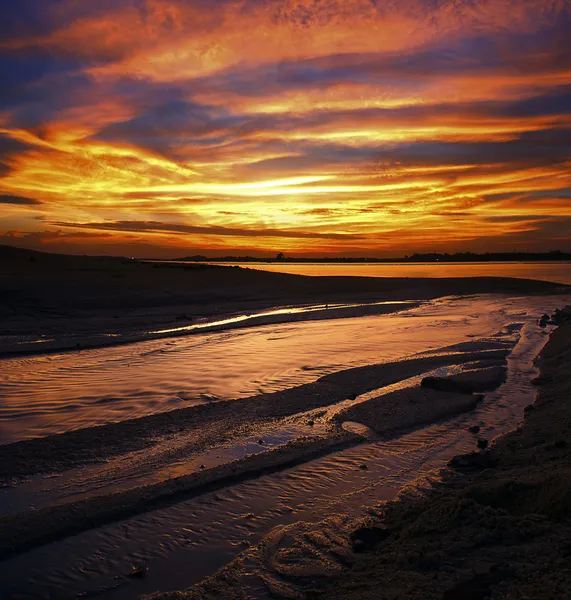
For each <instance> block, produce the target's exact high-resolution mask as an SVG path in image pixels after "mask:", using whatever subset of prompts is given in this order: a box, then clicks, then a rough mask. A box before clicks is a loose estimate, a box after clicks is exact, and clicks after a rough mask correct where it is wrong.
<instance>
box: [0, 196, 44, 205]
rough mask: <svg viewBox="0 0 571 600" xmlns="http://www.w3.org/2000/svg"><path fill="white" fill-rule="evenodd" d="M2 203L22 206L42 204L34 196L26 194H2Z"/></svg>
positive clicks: (0, 198)
mask: <svg viewBox="0 0 571 600" xmlns="http://www.w3.org/2000/svg"><path fill="white" fill-rule="evenodd" d="M0 204H17V205H20V206H38V205H40V204H42V203H41V202H40V201H39V200H35V199H34V198H26V197H25V196H14V195H12V194H0Z"/></svg>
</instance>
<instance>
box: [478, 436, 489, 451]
mask: <svg viewBox="0 0 571 600" xmlns="http://www.w3.org/2000/svg"><path fill="white" fill-rule="evenodd" d="M477 446H478V448H480V450H484V449H485V448H487V447H488V440H485V439H484V438H480V439H479V440H478V442H477Z"/></svg>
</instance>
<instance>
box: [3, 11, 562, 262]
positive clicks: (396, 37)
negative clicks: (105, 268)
mask: <svg viewBox="0 0 571 600" xmlns="http://www.w3.org/2000/svg"><path fill="white" fill-rule="evenodd" d="M4 12H5V13H6V12H7V13H8V14H7V15H3V19H2V21H1V22H0V86H1V89H2V94H0V222H2V221H4V223H6V225H4V227H5V228H4V235H3V237H2V240H3V241H6V243H13V244H16V245H25V244H28V245H29V246H30V247H32V246H34V247H50V248H56V247H57V248H64V249H66V250H67V251H70V250H73V249H76V250H77V251H79V250H80V249H81V250H82V251H85V250H87V251H90V249H91V250H92V251H96V252H100V251H102V249H108V250H109V251H111V249H115V250H117V249H122V251H125V252H127V251H130V249H131V248H132V247H133V246H137V247H139V248H140V249H141V252H143V251H144V253H145V255H150V254H153V251H152V249H153V248H156V251H157V254H160V255H161V256H166V255H172V256H176V255H180V254H181V252H183V251H184V252H186V250H187V249H189V248H200V249H201V250H202V251H206V252H208V251H210V252H212V253H228V252H230V251H232V252H233V251H235V250H238V249H240V251H241V252H242V251H243V252H245V253H247V252H252V253H258V254H259V253H270V252H274V250H275V243H276V242H279V244H280V250H282V251H286V252H288V253H290V254H296V253H297V254H348V255H356V256H361V255H367V254H369V255H391V254H392V255H395V254H403V253H411V252H414V251H424V250H432V249H435V248H438V249H440V250H449V251H457V250H478V249H480V250H481V249H486V250H493V249H498V250H505V249H506V248H512V249H513V248H514V247H516V248H522V247H523V248H529V249H537V250H550V249H554V248H560V249H562V250H570V251H571V239H570V235H569V225H570V219H571V46H570V45H569V35H570V32H571V0H442V1H439V2H434V1H432V0H403V1H402V2H393V1H387V2H371V1H370V0H343V1H340V0H324V1H322V2H314V0H285V1H284V0H279V1H277V0H275V1H274V0H208V1H206V0H99V1H98V2H96V3H95V2H88V1H87V0H75V1H74V2H67V1H64V0H20V1H19V2H18V3H13V6H11V7H10V9H9V10H7V11H4ZM35 198H41V203H40V202H39V201H38V200H35ZM33 208H35V212H40V211H41V215H42V217H43V219H44V223H47V224H48V225H49V226H50V227H55V228H57V229H56V230H54V231H52V230H48V231H31V228H32V226H31V221H30V219H31V217H30V213H31V212H32V209H33ZM8 228H9V229H10V231H9V232H8ZM16 232H20V233H16ZM80 234H84V235H83V236H82V235H80ZM0 235H1V230H0ZM143 249H144V250H143Z"/></svg>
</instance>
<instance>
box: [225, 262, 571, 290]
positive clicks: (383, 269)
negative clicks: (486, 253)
mask: <svg viewBox="0 0 571 600" xmlns="http://www.w3.org/2000/svg"><path fill="white" fill-rule="evenodd" d="M224 264H229V263H224ZM231 264H238V265H240V266H243V267H249V268H252V269H261V270H263V271H275V272H278V273H290V274H292V275H311V276H313V277H320V276H325V275H337V276H351V275H353V276H358V277H519V278H523V279H536V280H544V281H555V282H557V283H567V284H570V285H571V263H569V262H556V263H519V262H515V263H511V262H510V263H506V262H496V263H494V262H482V263H477V262H476V263H350V264H324V263H300V264H295V263H263V262H261V263H231Z"/></svg>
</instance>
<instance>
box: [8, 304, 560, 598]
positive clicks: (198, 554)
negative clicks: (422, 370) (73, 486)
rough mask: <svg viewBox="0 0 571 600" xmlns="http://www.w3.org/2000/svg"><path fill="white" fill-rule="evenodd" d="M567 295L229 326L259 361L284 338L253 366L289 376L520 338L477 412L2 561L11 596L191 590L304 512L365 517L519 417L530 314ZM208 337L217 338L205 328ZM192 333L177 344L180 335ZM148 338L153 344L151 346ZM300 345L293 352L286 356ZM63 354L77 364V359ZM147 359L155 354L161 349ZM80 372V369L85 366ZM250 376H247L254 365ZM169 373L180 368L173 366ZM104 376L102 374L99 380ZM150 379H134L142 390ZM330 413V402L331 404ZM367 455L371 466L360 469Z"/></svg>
mask: <svg viewBox="0 0 571 600" xmlns="http://www.w3.org/2000/svg"><path fill="white" fill-rule="evenodd" d="M564 300H565V299H564V298H549V297H544V298H508V297H503V298H498V297H478V298H471V299H466V298H454V299H443V300H439V301H436V302H432V303H429V304H427V305H425V306H423V307H419V308H416V309H411V310H409V311H406V312H404V313H401V314H399V315H398V316H394V315H393V316H391V315H386V316H379V317H367V318H364V319H351V320H348V321H349V322H346V323H345V322H342V321H331V322H326V321H321V322H317V323H296V324H293V325H292V327H293V331H290V328H289V326H287V327H284V326H283V325H282V326H280V327H279V328H277V329H278V330H279V331H280V332H281V333H279V334H278V333H276V328H274V327H271V326H270V327H268V328H255V329H252V330H248V331H241V332H240V337H238V338H234V337H233V335H232V334H231V333H228V332H226V333H225V334H224V335H223V336H222V337H223V340H224V341H221V343H222V344H229V345H230V347H231V345H232V344H238V343H239V340H241V341H245V340H249V343H250V344H251V345H246V346H243V347H242V351H243V352H246V351H247V350H248V349H249V350H250V351H252V352H254V351H255V349H256V348H258V346H257V345H256V340H259V343H260V344H262V348H263V351H262V352H260V354H259V356H260V358H263V357H265V354H266V351H267V352H269V353H270V354H271V352H270V349H271V348H272V343H271V342H277V341H282V342H283V343H284V344H286V348H288V349H289V353H285V354H284V352H283V349H282V353H281V354H280V353H279V352H276V353H275V355H274V357H273V358H272V359H271V360H270V359H268V360H265V359H264V360H262V361H261V365H262V366H257V367H256V369H255V370H254V372H256V373H261V372H266V370H267V372H271V373H275V372H279V373H282V369H280V367H279V365H280V364H281V363H282V362H283V361H285V363H286V364H287V365H288V368H287V369H286V370H285V371H287V372H288V373H290V375H289V376H290V377H291V378H292V380H293V381H298V380H299V378H301V379H303V378H305V377H307V376H308V374H309V377H311V378H314V377H315V371H311V370H307V367H311V365H314V366H315V367H317V372H321V371H320V369H325V370H330V369H333V370H338V369H339V368H340V367H345V366H347V365H348V364H360V363H363V362H367V361H368V362H371V361H375V362H376V361H378V360H379V359H383V358H386V357H390V358H393V359H394V358H398V357H402V356H404V355H408V354H409V353H410V352H418V351H423V350H431V349H435V348H440V347H441V346H443V345H447V344H450V343H462V342H466V341H470V340H474V339H479V338H481V337H487V336H494V337H495V339H498V340H504V341H506V342H508V341H510V340H511V341H512V342H516V341H517V344H516V346H515V348H514V350H513V352H512V353H511V355H510V358H509V361H508V362H509V376H508V379H507V381H506V383H505V384H504V385H503V386H502V387H501V388H499V389H498V390H497V391H496V392H492V393H489V394H488V395H487V397H486V400H485V401H484V403H482V404H481V405H479V406H478V407H477V408H476V409H475V410H474V411H470V412H469V413H467V414H464V415H461V416H459V417H456V418H454V419H450V420H448V421H446V422H444V423H435V424H432V425H429V426H427V427H423V428H420V429H418V430H416V431H413V432H410V433H406V434H404V435H401V436H399V437H397V438H395V439H391V440H371V441H366V440H364V442H363V443H362V444H361V445H359V446H357V447H355V448H351V449H348V450H343V451H340V452H336V453H333V454H331V455H328V456H325V457H322V458H318V459H315V460H311V461H308V462H306V463H304V464H301V465H299V466H297V467H293V468H288V469H285V470H283V471H281V472H278V473H274V474H271V475H264V476H262V477H258V478H256V479H254V480H250V481H245V482H243V483H240V484H237V485H233V486H231V487H227V488H224V489H222V490H219V491H217V492H209V493H205V494H203V495H201V496H200V497H198V498H193V499H190V500H184V501H182V502H179V503H177V504H175V505H173V506H170V507H168V508H162V509H159V510H154V511H150V512H148V513H145V514H142V515H139V516H137V517H133V518H131V519H127V520H123V521H120V522H117V523H111V524H109V525H106V526H104V527H100V528H97V529H94V530H91V531H87V532H84V533H81V534H79V535H75V536H72V537H69V538H67V539H65V540H62V541H58V542H54V543H51V544H49V545H46V546H43V547H40V548H36V549H34V550H32V551H30V552H28V553H26V554H23V555H21V556H18V557H15V558H13V559H10V560H7V561H4V563H2V564H1V565H0V578H1V579H2V581H3V582H4V588H5V592H6V594H7V597H14V598H15V597H18V598H46V599H47V598H53V599H56V598H57V599H66V598H76V597H78V596H79V595H81V596H82V597H93V598H106V599H109V600H114V599H116V600H130V599H133V600H134V599H135V598H137V597H139V596H140V595H141V594H143V593H150V592H152V591H158V590H160V591H166V590H173V589H181V588H185V587H188V586H189V585H191V584H193V583H195V582H198V581H200V580H201V579H202V578H204V577H205V576H207V575H210V574H211V573H212V572H213V571H214V570H215V569H217V568H219V567H221V566H222V565H224V564H226V563H227V562H228V561H230V560H232V558H234V557H235V556H236V555H237V554H238V553H240V552H242V551H245V552H246V553H250V554H251V555H252V556H256V555H257V554H259V553H258V552H257V550H256V549H255V548H253V549H252V550H249V547H250V546H252V545H254V546H255V544H257V543H258V542H259V541H260V540H261V539H262V538H263V537H264V536H265V535H267V534H268V532H269V531H271V530H272V528H273V527H275V526H276V525H288V524H292V523H295V522H296V521H299V520H300V519H302V520H306V521H309V522H311V523H318V522H319V521H320V520H321V519H323V518H325V517H327V516H329V515H331V514H334V513H336V512H341V513H344V514H350V515H358V514H359V513H360V512H361V511H362V510H363V507H364V506H367V505H369V504H371V503H375V502H378V501H380V500H387V499H391V498H393V497H394V496H395V495H396V494H397V492H398V491H399V490H400V489H402V487H403V486H404V485H406V484H408V483H410V482H412V481H414V480H415V479H417V478H418V477H419V476H422V475H424V474H426V473H428V472H429V471H430V470H431V469H434V468H437V467H439V466H441V465H442V464H444V461H446V460H447V459H449V458H450V457H451V456H453V455H454V454H457V453H458V452H465V451H468V450H471V449H473V448H474V444H475V439H474V437H473V436H472V435H471V434H469V433H468V432H467V428H468V427H469V426H470V425H473V424H478V425H480V426H481V427H482V435H483V436H485V437H487V438H492V437H493V436H494V435H496V434H498V433H501V432H503V431H506V430H508V429H510V428H512V427H514V426H515V425H516V424H517V422H518V421H519V419H521V416H522V413H523V408H524V406H526V405H527V404H529V403H530V402H532V401H533V397H534V393H535V390H534V388H533V386H531V385H530V380H531V378H532V377H533V376H535V374H536V370H535V368H534V365H533V359H534V357H535V356H536V354H537V352H538V351H539V350H540V348H541V347H542V345H543V343H544V342H545V340H546V339H547V338H546V335H545V333H544V331H543V330H541V329H540V328H539V327H538V326H537V324H536V322H535V319H536V315H537V314H541V312H543V310H544V309H545V308H555V307H557V306H560V305H561V303H562V301H564ZM567 301H568V299H567ZM308 327H309V329H308ZM270 332H272V333H271V334H270ZM301 332H303V333H304V334H305V335H311V338H310V341H311V343H307V339H305V344H304V345H303V346H301V345H297V346H291V344H294V343H295V342H294V339H295V337H296V335H295V333H297V334H299V333H301ZM341 332H345V335H342V334H341ZM496 334H497V335H496ZM244 336H245V337H244ZM269 337H271V338H272V339H271V340H269ZM207 339H209V340H210V342H212V340H211V339H210V336H208V338H207ZM195 340H196V338H193V340H192V342H193V343H194V341H195ZM340 340H341V341H340ZM189 341H190V340H177V341H176V343H179V342H181V343H183V342H189ZM205 343H206V342H205ZM264 344H268V346H265V345H264ZM210 345H214V346H215V345H216V344H210ZM141 346H142V347H143V348H145V352H146V348H147V344H142V345H141ZM193 347H194V346H192V345H191V346H186V345H183V346H181V347H180V348H178V350H177V351H176V352H175V353H174V355H175V356H176V355H177V354H178V353H179V352H180V353H181V356H184V357H185V358H184V360H190V357H192V352H193V350H192V348H193ZM133 348H134V347H129V348H121V349H115V350H117V351H120V352H125V350H129V351H132V352H134V355H136V356H139V357H141V360H143V358H142V355H143V352H141V349H139V351H138V352H135V351H134V350H133ZM294 349H296V350H297V352H298V353H297V355H295V356H291V355H290V353H293V351H294ZM109 351H110V349H107V350H106V351H105V352H103V354H105V353H107V352H109ZM332 352H333V353H335V356H336V360H337V361H338V362H337V365H335V364H333V361H329V362H327V363H325V364H324V363H323V362H322V361H323V359H324V357H327V356H329V355H330V353H332ZM100 353H101V351H93V352H88V353H81V354H83V355H84V358H83V364H84V366H85V367H88V366H89V361H88V360H86V359H85V355H86V354H87V355H88V356H94V357H100V356H101V354H100ZM236 355H237V354H236V353H235V355H234V358H233V359H232V358H229V359H228V362H229V364H228V365H227V366H226V367H224V368H225V369H227V370H228V372H230V371H232V370H233V369H234V368H233V367H232V366H231V363H232V360H235V357H236ZM63 356H66V357H68V358H67V359H66V360H72V359H73V358H74V357H75V358H77V356H79V355H62V357H63ZM145 356H146V357H147V358H148V357H153V360H154V358H155V357H156V356H157V355H156V354H155V353H151V354H146V355H145ZM159 356H160V353H159ZM223 356H226V354H225V353H224V352H222V353H221V354H219V358H222V357H223ZM280 356H281V360H280V359H279V357H280ZM28 360H29V361H31V362H29V363H26V364H33V363H34V362H35V361H41V360H42V358H34V359H28ZM145 360H146V359H145ZM181 360H183V359H182V358H181ZM184 360H183V362H184ZM352 361H353V362H352ZM222 362H223V363H224V361H222ZM253 362H255V361H244V362H243V363H242V364H243V365H244V364H245V365H247V364H251V363H253ZM180 364H182V363H180ZM180 364H179V366H178V371H179V372H178V375H179V376H180V374H181V369H180ZM295 365H297V366H295ZM300 365H301V366H300ZM302 367H306V368H305V369H304V368H302ZM76 368H77V369H78V370H79V371H81V369H80V365H79V363H77V364H76ZM148 370H149V371H151V369H148ZM276 370H277V371H276ZM239 371H240V370H239V369H234V370H233V372H234V375H235V376H238V373H239ZM96 372H97V369H96V368H94V367H93V368H90V369H88V374H86V375H85V376H86V377H93V376H94V373H96ZM248 373H250V375H251V371H248ZM163 374H167V375H169V376H170V377H172V378H174V377H175V376H176V373H174V372H173V373H171V372H170V371H169V369H168V368H167V367H166V366H165V367H164V371H163ZM109 376H110V373H107V377H109ZM141 376H142V371H141ZM241 378H242V381H243V382H247V381H248V375H247V374H246V373H244V372H243V371H242V374H241ZM104 379H105V378H104V377H103V378H102V379H101V380H99V382H98V385H99V386H102V385H103V380H104ZM189 380H190V379H189ZM278 380H280V378H279V377H278ZM52 385H55V384H52ZM145 385H147V384H142V383H141V382H139V381H137V386H142V387H144V386H145ZM385 391H387V390H385ZM377 393H383V390H380V391H379V392H377ZM363 399H364V398H358V399H356V401H357V402H358V401H363ZM237 402H239V400H237ZM334 410H335V407H332V409H331V412H334ZM364 463H366V464H367V466H368V469H367V470H362V469H360V468H359V467H360V466H361V465H362V464H364ZM52 481H53V480H52ZM56 482H57V480H56ZM44 485H45V486H46V487H49V486H50V485H52V483H51V482H50V479H49V478H44ZM80 487H81V486H80ZM138 561H144V562H145V563H147V564H148V565H149V575H148V577H146V578H145V579H143V580H135V579H133V578H130V577H129V576H128V574H129V572H130V570H131V567H132V565H133V564H135V563H137V562H138ZM278 563H279V556H278V555H277V554H274V555H272V556H269V557H268V558H267V559H266V560H262V561H261V566H259V567H257V568H256V569H255V570H254V571H252V572H249V573H248V574H247V581H246V582H245V583H247V585H248V586H250V587H251V588H252V589H253V591H254V592H255V594H254V597H259V598H266V597H267V594H266V593H265V592H264V589H265V588H264V586H263V585H262V583H261V578H262V577H265V578H275V577H277V574H276V572H275V570H276V567H277V566H278ZM289 567H290V569H291V570H292V571H293V572H295V570H296V569H297V570H298V571H299V572H303V570H304V563H303V557H300V558H299V559H298V562H297V563H296V564H290V565H289ZM23 574H25V576H24V575H23Z"/></svg>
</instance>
